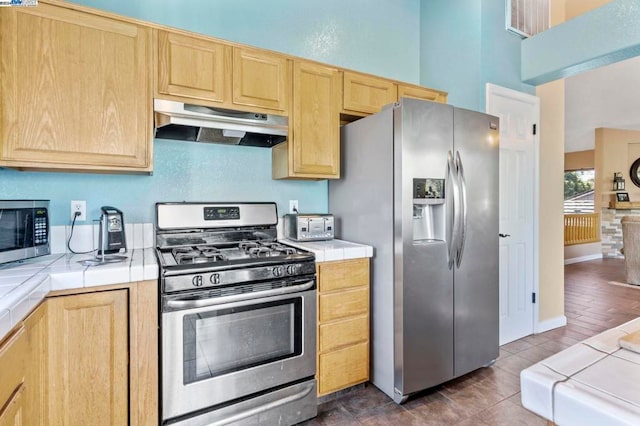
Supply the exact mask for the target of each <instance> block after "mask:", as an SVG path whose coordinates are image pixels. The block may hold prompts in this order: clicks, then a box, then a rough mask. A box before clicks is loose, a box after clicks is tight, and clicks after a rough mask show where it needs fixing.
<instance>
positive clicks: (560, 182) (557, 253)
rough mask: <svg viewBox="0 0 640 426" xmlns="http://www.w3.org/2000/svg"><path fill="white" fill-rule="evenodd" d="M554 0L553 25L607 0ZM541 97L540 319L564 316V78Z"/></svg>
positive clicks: (544, 89)
mask: <svg viewBox="0 0 640 426" xmlns="http://www.w3.org/2000/svg"><path fill="white" fill-rule="evenodd" d="M607 2H608V1H606V0H588V1H586V0H585V1H583V0H554V1H552V2H551V19H550V21H551V22H550V24H551V26H554V25H558V24H560V23H562V22H564V21H566V20H567V19H570V18H573V17H574V16H577V15H579V14H582V13H584V12H587V11H589V10H591V9H593V8H595V7H599V6H602V5H603V4H605V3H607ZM536 95H537V96H538V97H539V98H540V205H539V223H540V229H539V232H538V238H539V244H540V246H539V249H538V253H539V256H538V261H539V263H538V280H539V290H540V305H539V307H538V309H539V311H538V320H539V321H545V320H551V319H554V318H558V317H561V316H563V315H564V218H563V216H564V212H563V201H564V191H563V187H564V80H563V79H562V80H557V81H554V82H551V83H547V84H544V85H541V86H538V87H536Z"/></svg>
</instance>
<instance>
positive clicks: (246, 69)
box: [233, 47, 291, 115]
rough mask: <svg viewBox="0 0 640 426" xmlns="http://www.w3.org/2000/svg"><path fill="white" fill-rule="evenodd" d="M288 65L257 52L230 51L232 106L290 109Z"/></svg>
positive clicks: (267, 53)
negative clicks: (231, 62) (231, 59)
mask: <svg viewBox="0 0 640 426" xmlns="http://www.w3.org/2000/svg"><path fill="white" fill-rule="evenodd" d="M290 69H291V65H290V62H289V60H288V59H287V58H286V57H284V56H280V55H276V54H274V53H270V52H266V51H263V50H258V49H248V48H245V47H242V48H241V47H235V48H234V49H233V103H234V104H236V105H246V106H250V107H259V108H266V109H269V110H275V111H276V112H277V113H278V114H282V115H286V114H287V112H288V109H289V90H290V86H291V85H290V76H291V72H290Z"/></svg>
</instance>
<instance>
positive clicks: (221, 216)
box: [204, 206, 240, 220]
mask: <svg viewBox="0 0 640 426" xmlns="http://www.w3.org/2000/svg"><path fill="white" fill-rule="evenodd" d="M230 219H231V220H238V219H240V207H237V206H233V207H205V208H204V220H230Z"/></svg>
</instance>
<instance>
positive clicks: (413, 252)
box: [394, 98, 453, 402]
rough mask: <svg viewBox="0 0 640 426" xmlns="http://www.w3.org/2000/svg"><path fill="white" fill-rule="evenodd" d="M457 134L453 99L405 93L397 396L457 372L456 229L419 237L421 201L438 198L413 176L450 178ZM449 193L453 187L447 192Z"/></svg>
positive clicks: (397, 251)
mask: <svg viewBox="0 0 640 426" xmlns="http://www.w3.org/2000/svg"><path fill="white" fill-rule="evenodd" d="M452 140H453V108H452V107H451V106H449V105H443V104H438V103H433V102H425V101H419V100H414V99H407V98H404V99H402V100H401V103H400V105H399V106H397V107H396V108H395V110H394V264H395V266H394V303H395V309H394V339H395V344H394V348H395V349H394V355H395V356H394V362H395V375H394V382H395V388H396V389H395V392H396V395H394V400H396V402H399V401H401V400H402V399H403V398H404V396H406V395H409V394H411V393H414V392H417V391H420V390H423V389H426V388H428V387H431V386H435V385H438V384H440V383H442V382H444V381H447V380H449V379H451V378H452V377H453V272H452V270H450V269H449V267H448V265H447V243H446V241H445V239H446V238H447V237H446V235H448V234H450V233H447V232H443V233H437V232H436V233H435V234H434V235H436V236H437V235H440V236H441V237H440V239H435V238H434V239H426V238H425V239H415V238H414V230H415V229H417V228H414V225H413V222H414V220H420V219H419V217H420V215H421V214H422V213H420V206H421V204H416V203H418V202H420V203H428V202H435V201H436V200H429V199H423V200H416V203H414V195H415V193H414V179H445V172H446V168H447V154H448V152H449V151H451V149H452ZM444 186H446V185H444ZM444 186H443V187H444ZM444 196H445V198H446V197H449V196H450V194H447V193H446V192H445V194H444ZM416 205H417V207H416ZM444 208H445V204H444V203H443V204H440V205H434V210H437V209H444ZM442 213H444V212H442ZM436 214H438V213H436ZM414 215H415V218H414ZM434 220H435V219H434ZM444 222H446V220H445V221H444ZM427 234H428V235H431V234H430V233H427ZM427 234H425V235H427ZM443 235H445V237H442V236H443Z"/></svg>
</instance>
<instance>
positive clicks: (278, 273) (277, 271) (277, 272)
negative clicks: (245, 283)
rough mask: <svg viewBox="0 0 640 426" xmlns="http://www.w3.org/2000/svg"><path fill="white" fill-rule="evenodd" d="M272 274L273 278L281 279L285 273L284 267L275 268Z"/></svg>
mask: <svg viewBox="0 0 640 426" xmlns="http://www.w3.org/2000/svg"><path fill="white" fill-rule="evenodd" d="M271 272H272V273H273V276H274V277H281V276H282V273H283V272H284V271H283V270H282V266H275V267H274V268H273V269H272V270H271Z"/></svg>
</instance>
